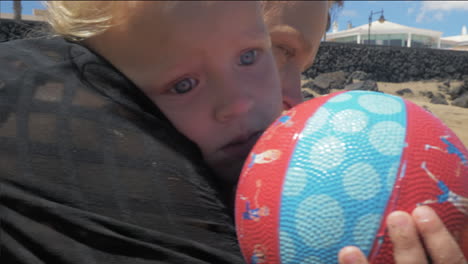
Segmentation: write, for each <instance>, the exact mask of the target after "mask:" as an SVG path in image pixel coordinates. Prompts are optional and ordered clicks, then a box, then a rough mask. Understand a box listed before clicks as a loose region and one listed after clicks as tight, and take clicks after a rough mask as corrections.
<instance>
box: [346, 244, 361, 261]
mask: <svg viewBox="0 0 468 264" xmlns="http://www.w3.org/2000/svg"><path fill="white" fill-rule="evenodd" d="M360 263H362V259H361V256H360V255H359V253H358V252H357V251H356V250H355V249H354V248H352V247H348V248H345V249H344V254H343V264H360Z"/></svg>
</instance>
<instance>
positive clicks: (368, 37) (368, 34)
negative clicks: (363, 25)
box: [367, 9, 385, 44]
mask: <svg viewBox="0 0 468 264" xmlns="http://www.w3.org/2000/svg"><path fill="white" fill-rule="evenodd" d="M377 14H381V15H380V18H379V22H380V23H383V22H385V17H384V15H383V14H384V12H383V9H382V10H381V11H377V12H374V11H371V12H370V15H369V32H368V33H367V44H370V27H371V24H372V16H373V15H377Z"/></svg>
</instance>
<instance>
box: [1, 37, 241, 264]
mask: <svg viewBox="0 0 468 264" xmlns="http://www.w3.org/2000/svg"><path fill="white" fill-rule="evenodd" d="M200 164H202V162H201V158H200V154H199V151H198V150H197V149H196V148H195V146H194V145H193V144H192V143H191V142H190V141H189V140H188V139H186V138H185V137H183V136H181V135H180V134H179V133H177V131H176V130H175V129H174V128H173V127H172V126H171V125H170V124H169V122H168V121H167V120H166V119H165V118H164V117H163V115H162V114H161V113H160V112H159V111H158V110H157V109H156V108H155V107H154V105H153V104H152V103H151V102H150V101H149V100H148V99H147V98H146V97H145V96H144V95H143V94H142V93H141V92H140V91H139V90H138V89H137V88H136V87H135V86H134V85H133V84H132V83H131V82H130V81H129V80H128V79H126V78H125V77H124V76H123V75H122V74H121V73H119V72H118V71H117V70H116V69H115V68H113V67H112V66H111V65H110V64H109V63H108V62H106V61H105V60H104V59H103V58H100V57H99V56H97V55H95V54H94V53H92V52H91V51H89V50H88V49H86V48H85V47H83V46H81V45H78V44H74V43H70V42H67V41H65V40H63V39H61V38H52V39H44V38H43V39H36V40H18V41H10V42H5V43H1V44H0V202H1V206H0V213H1V215H0V221H1V223H0V224H1V234H0V244H1V245H0V246H1V248H0V263H2V264H4V263H5V264H6V263H53V264H56V263H67V264H71V263H79V264H95V263H99V264H104V263H119V264H120V263H122V264H125V263H131V264H139V263H242V262H243V260H242V257H241V254H240V251H239V248H238V245H237V240H236V237H235V229H234V225H233V223H232V218H231V217H230V215H229V214H228V212H227V210H226V207H225V205H224V203H223V202H222V201H221V199H220V198H219V197H220V196H219V193H218V192H217V191H216V190H217V189H216V188H215V187H216V186H215V185H214V183H213V181H212V179H213V177H212V176H211V175H212V174H211V171H209V170H208V169H207V168H205V167H204V165H200Z"/></svg>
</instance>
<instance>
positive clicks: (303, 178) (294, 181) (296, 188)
mask: <svg viewBox="0 0 468 264" xmlns="http://www.w3.org/2000/svg"><path fill="white" fill-rule="evenodd" d="M288 174H289V175H290V180H288V181H286V182H285V183H284V187H283V188H284V189H283V194H284V195H288V196H293V195H300V194H301V192H302V191H303V190H304V188H305V187H306V185H307V173H306V172H305V171H304V170H303V169H301V168H299V167H293V168H289V169H288Z"/></svg>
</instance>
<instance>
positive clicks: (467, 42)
mask: <svg viewBox="0 0 468 264" xmlns="http://www.w3.org/2000/svg"><path fill="white" fill-rule="evenodd" d="M441 41H442V48H445V49H454V50H468V34H467V30H466V26H463V27H462V30H461V35H458V36H451V37H445V38H441Z"/></svg>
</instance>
